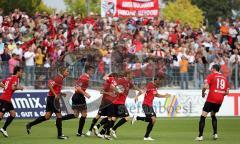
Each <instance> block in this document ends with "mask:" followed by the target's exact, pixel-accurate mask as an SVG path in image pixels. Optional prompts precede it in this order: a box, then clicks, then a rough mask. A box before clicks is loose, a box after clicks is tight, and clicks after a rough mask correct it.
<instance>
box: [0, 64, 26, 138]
mask: <svg viewBox="0 0 240 144" xmlns="http://www.w3.org/2000/svg"><path fill="white" fill-rule="evenodd" d="M22 75H23V69H22V68H21V67H18V66H17V67H15V68H14V70H13V75H12V76H10V77H8V78H7V79H5V80H3V81H2V82H1V83H0V87H2V88H3V93H2V95H1V97H0V120H2V118H3V115H4V114H5V113H6V112H9V113H10V116H9V117H8V118H7V120H6V122H5V124H4V126H3V128H1V129H0V131H1V132H2V134H3V136H4V137H8V133H7V131H6V129H7V127H8V126H9V125H10V124H11V122H12V121H13V119H14V118H15V116H16V111H15V110H14V107H13V105H12V102H11V98H12V96H13V93H14V92H15V91H16V90H23V87H22V86H20V83H19V81H20V78H21V77H22Z"/></svg>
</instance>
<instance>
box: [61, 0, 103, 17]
mask: <svg viewBox="0 0 240 144" xmlns="http://www.w3.org/2000/svg"><path fill="white" fill-rule="evenodd" d="M87 1H89V10H90V12H94V13H100V1H99V0H64V2H65V4H66V5H67V11H68V12H71V13H74V14H81V15H83V16H86V15H87V8H86V6H87V3H86V2H87Z"/></svg>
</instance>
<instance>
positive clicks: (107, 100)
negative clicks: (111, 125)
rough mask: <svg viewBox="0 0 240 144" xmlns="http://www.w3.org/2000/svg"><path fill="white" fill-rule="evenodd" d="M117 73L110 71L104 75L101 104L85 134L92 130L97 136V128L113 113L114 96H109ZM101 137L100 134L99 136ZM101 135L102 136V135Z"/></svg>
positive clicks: (88, 134) (89, 133)
mask: <svg viewBox="0 0 240 144" xmlns="http://www.w3.org/2000/svg"><path fill="white" fill-rule="evenodd" d="M117 76H118V75H117V73H111V74H109V75H106V76H104V78H103V79H104V80H105V82H104V84H103V90H102V91H101V94H102V95H103V96H102V100H101V104H100V106H99V110H98V113H97V115H96V117H95V118H93V120H92V124H91V126H90V128H89V131H88V132H87V133H86V135H87V136H90V135H91V132H92V131H93V130H94V133H95V135H96V136H99V128H100V127H101V126H103V125H105V124H106V123H107V122H108V119H109V118H108V117H111V116H112V115H113V106H112V99H114V97H112V96H110V95H112V93H113V91H114V89H115V86H114V85H115V84H116V79H117ZM102 116H105V118H103V119H102V120H101V121H100V123H99V124H98V125H96V126H95V124H96V123H97V121H98V120H99V119H100V118H101V117H102ZM100 137H101V136H100ZM102 137H103V136H102Z"/></svg>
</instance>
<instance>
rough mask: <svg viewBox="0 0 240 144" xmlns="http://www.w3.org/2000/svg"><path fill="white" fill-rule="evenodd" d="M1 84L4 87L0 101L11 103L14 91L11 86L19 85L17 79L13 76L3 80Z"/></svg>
mask: <svg viewBox="0 0 240 144" xmlns="http://www.w3.org/2000/svg"><path fill="white" fill-rule="evenodd" d="M2 84H3V85H4V89H3V93H2V96H1V97H0V99H1V100H5V101H8V102H11V98H12V95H13V93H14V91H15V90H13V86H14V85H19V78H18V77H17V76H15V75H13V76H10V77H8V78H7V79H5V80H3V81H2Z"/></svg>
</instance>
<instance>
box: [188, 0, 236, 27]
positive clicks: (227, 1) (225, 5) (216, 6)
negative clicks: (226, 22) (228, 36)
mask: <svg viewBox="0 0 240 144" xmlns="http://www.w3.org/2000/svg"><path fill="white" fill-rule="evenodd" d="M192 2H193V4H196V5H197V6H198V7H199V8H201V9H202V10H203V11H204V15H205V17H206V19H207V20H208V21H209V23H210V24H213V23H214V22H215V21H216V19H217V17H223V18H231V17H232V10H238V11H239V9H240V0H192Z"/></svg>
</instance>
